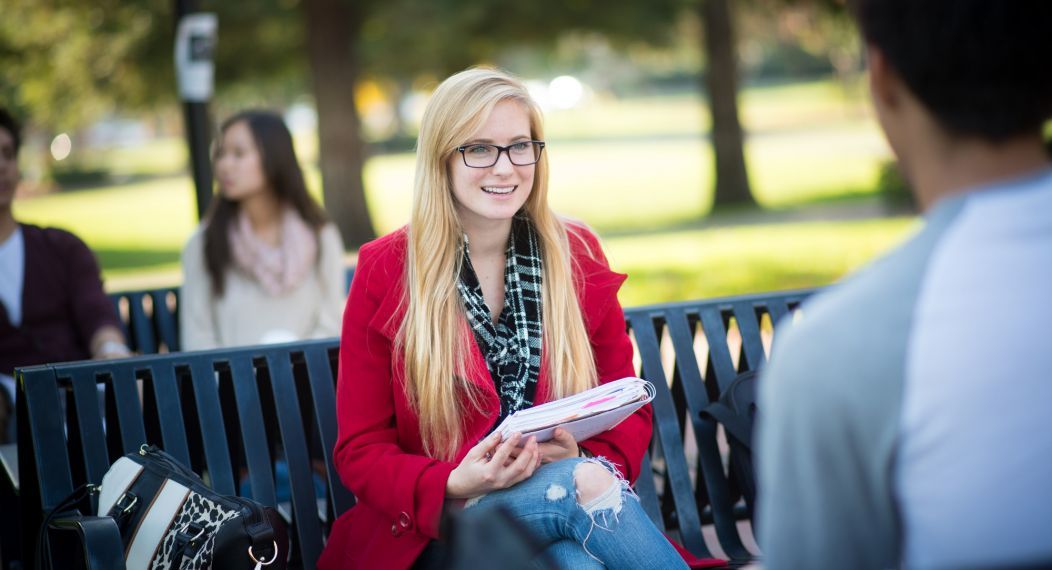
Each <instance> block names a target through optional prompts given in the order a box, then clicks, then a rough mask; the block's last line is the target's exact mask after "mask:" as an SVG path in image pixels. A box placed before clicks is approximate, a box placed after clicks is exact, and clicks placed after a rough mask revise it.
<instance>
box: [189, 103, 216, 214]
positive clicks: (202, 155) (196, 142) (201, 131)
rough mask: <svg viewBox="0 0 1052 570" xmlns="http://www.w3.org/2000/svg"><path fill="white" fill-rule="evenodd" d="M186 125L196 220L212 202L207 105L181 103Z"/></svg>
mask: <svg viewBox="0 0 1052 570" xmlns="http://www.w3.org/2000/svg"><path fill="white" fill-rule="evenodd" d="M183 117H184V119H185V123H186V143H187V145H188V146H189V150H190V167H191V169H192V170H193V176H194V193H195V195H196V196H197V219H198V220H201V219H203V218H204V217H205V212H206V211H207V210H208V203H209V202H210V201H211V200H212V161H211V159H210V157H209V156H208V147H209V143H210V141H211V133H210V132H209V126H208V125H209V120H208V103H195V102H190V101H187V102H184V103H183Z"/></svg>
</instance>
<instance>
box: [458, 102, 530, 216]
mask: <svg viewBox="0 0 1052 570" xmlns="http://www.w3.org/2000/svg"><path fill="white" fill-rule="evenodd" d="M530 134H531V132H530V115H529V113H528V112H527V110H526V107H525V106H523V104H521V103H519V102H517V101H514V100H510V99H508V100H504V101H501V102H500V103H497V106H496V107H494V108H493V112H492V113H490V115H489V118H487V119H486V122H485V123H483V124H482V127H481V128H480V129H479V130H478V131H476V132H475V133H474V134H473V135H472V136H471V137H470V138H469V139H468V140H466V141H463V143H462V144H464V145H468V144H470V143H486V144H495V145H499V146H507V145H511V144H514V143H516V142H521V141H528V140H530V139H531V136H530ZM449 161H450V162H449V172H450V178H451V179H452V182H453V198H454V200H455V203H456V208H457V212H458V213H459V214H460V221H461V224H463V226H464V229H465V230H469V229H474V228H478V229H485V228H489V227H492V226H493V225H495V224H497V225H503V224H510V222H511V219H512V217H514V216H515V213H516V212H518V211H519V209H520V208H522V206H523V204H525V203H526V199H527V198H529V197H530V191H531V190H532V189H533V175H534V172H535V170H536V167H537V166H536V165H535V164H531V165H528V166H515V165H514V164H512V163H511V160H510V159H509V158H508V154H507V153H506V152H502V153H500V156H499V157H498V159H497V163H496V164H494V165H493V166H491V167H489V168H471V167H469V166H467V165H465V164H464V159H463V157H462V156H461V154H460V153H459V152H456V153H453V156H451V157H450V159H449Z"/></svg>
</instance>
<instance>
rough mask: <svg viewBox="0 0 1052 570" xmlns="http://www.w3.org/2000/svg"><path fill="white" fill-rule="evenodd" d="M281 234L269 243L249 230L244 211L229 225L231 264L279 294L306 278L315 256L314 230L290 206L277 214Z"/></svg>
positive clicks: (249, 225)
mask: <svg viewBox="0 0 1052 570" xmlns="http://www.w3.org/2000/svg"><path fill="white" fill-rule="evenodd" d="M280 223H281V230H280V232H281V237H280V238H279V239H280V243H278V245H277V246H272V245H270V244H268V243H266V242H264V241H263V240H262V239H260V238H259V236H257V235H256V233H255V232H253V231H252V224H251V223H250V222H249V221H248V216H246V215H245V213H244V212H240V213H238V216H237V218H236V219H235V220H234V223H232V224H231V225H230V228H229V232H230V233H229V237H230V251H231V253H232V254H233V258H234V265H235V266H237V268H238V269H240V270H242V271H244V272H245V273H247V274H248V275H251V276H252V277H254V278H255V279H256V281H259V284H260V285H261V286H262V287H263V289H264V290H265V291H266V292H267V293H269V294H270V295H273V296H280V295H283V294H285V293H288V292H289V291H292V290H293V289H295V288H296V287H298V286H299V285H300V284H301V283H303V280H304V279H306V278H307V275H308V274H309V273H310V270H311V267H312V266H313V265H314V262H315V260H316V259H317V257H318V239H317V237H316V236H315V234H314V230H313V229H311V227H310V226H308V225H307V222H304V221H303V218H301V217H300V216H299V214H297V213H296V211H295V210H293V209H292V208H285V209H284V211H283V212H282V214H281V222H280Z"/></svg>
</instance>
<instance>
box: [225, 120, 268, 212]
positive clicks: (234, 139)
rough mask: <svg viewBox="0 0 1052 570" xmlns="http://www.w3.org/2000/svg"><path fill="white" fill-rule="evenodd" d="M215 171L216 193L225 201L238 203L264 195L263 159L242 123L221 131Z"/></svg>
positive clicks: (243, 122)
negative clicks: (221, 194)
mask: <svg viewBox="0 0 1052 570" xmlns="http://www.w3.org/2000/svg"><path fill="white" fill-rule="evenodd" d="M215 170H216V180H218V181H219V190H220V192H222V193H223V196H224V197H225V198H227V199H229V200H234V201H236V202H240V201H241V200H244V199H245V198H249V197H252V196H255V195H257V194H260V193H262V192H266V191H268V189H267V188H268V187H267V179H266V175H265V174H264V173H263V157H262V155H261V154H260V152H259V147H257V146H256V139H255V138H254V137H253V136H252V130H251V129H250V128H249V126H248V123H246V122H245V121H238V122H236V123H234V124H232V125H230V126H229V127H227V129H226V130H225V131H223V136H222V139H221V142H220V145H219V151H218V152H217V153H216V158H215Z"/></svg>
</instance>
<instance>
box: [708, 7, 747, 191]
mask: <svg viewBox="0 0 1052 570" xmlns="http://www.w3.org/2000/svg"><path fill="white" fill-rule="evenodd" d="M700 8H701V19H702V22H703V24H704V35H705V53H706V55H707V56H708V66H707V69H706V72H705V75H704V83H705V90H706V91H707V92H708V94H709V112H710V114H711V116H712V135H711V136H712V149H713V157H714V162H715V173H716V181H715V191H714V193H715V199H714V204H715V205H716V206H727V205H741V204H747V205H751V204H755V203H756V200H755V199H754V198H753V196H752V190H751V188H750V187H749V174H748V171H747V169H746V167H745V151H744V146H745V134H744V132H743V131H742V126H741V121H740V119H739V118H738V85H739V84H738V50H737V43H736V42H735V35H734V19H733V16H732V14H731V6H730V3H729V0H702V1H701V5H700Z"/></svg>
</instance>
